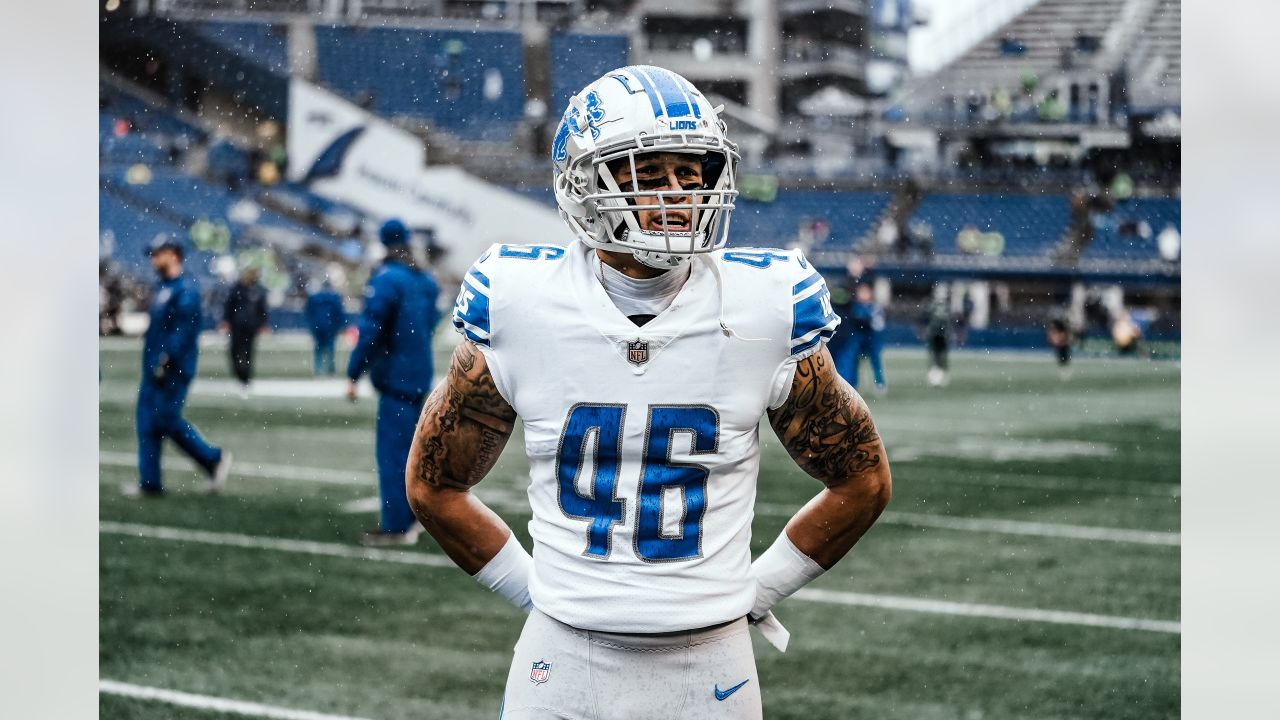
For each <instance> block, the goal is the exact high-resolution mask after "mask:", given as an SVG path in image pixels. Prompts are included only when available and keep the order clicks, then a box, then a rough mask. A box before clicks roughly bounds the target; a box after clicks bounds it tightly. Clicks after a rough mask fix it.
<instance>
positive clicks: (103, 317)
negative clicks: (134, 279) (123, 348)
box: [98, 260, 124, 335]
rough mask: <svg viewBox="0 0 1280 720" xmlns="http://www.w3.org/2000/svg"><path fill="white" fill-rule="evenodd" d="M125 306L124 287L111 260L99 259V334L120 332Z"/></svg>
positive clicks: (116, 333)
mask: <svg viewBox="0 0 1280 720" xmlns="http://www.w3.org/2000/svg"><path fill="white" fill-rule="evenodd" d="M123 306H124V288H123V287H122V285H121V283H120V277H119V276H118V275H116V273H115V272H114V271H113V270H112V268H111V263H110V261H107V260H99V261H98V334H99V335H119V334H120V310H121V308H123Z"/></svg>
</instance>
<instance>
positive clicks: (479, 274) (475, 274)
mask: <svg viewBox="0 0 1280 720" xmlns="http://www.w3.org/2000/svg"><path fill="white" fill-rule="evenodd" d="M493 251H494V248H493V247H490V248H489V249H488V250H486V251H485V252H484V254H483V255H481V256H480V259H479V260H476V261H475V263H474V264H472V266H471V267H470V268H469V269H468V270H467V274H466V275H465V276H463V278H462V286H461V287H459V288H458V298H457V300H455V301H454V303H453V327H454V328H455V329H457V331H458V332H460V333H462V335H463V336H464V337H466V338H467V339H468V340H470V341H471V342H473V343H475V344H477V345H482V346H484V347H492V346H493V342H492V337H493V323H492V319H491V317H490V315H489V309H490V303H489V288H490V281H489V275H490V272H489V270H490V268H489V266H488V260H489V259H490V257H492V255H493Z"/></svg>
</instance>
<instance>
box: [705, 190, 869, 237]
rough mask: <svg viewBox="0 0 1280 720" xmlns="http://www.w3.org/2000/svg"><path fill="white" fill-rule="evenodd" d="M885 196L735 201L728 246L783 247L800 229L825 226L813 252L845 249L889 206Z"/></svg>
mask: <svg viewBox="0 0 1280 720" xmlns="http://www.w3.org/2000/svg"><path fill="white" fill-rule="evenodd" d="M890 199H891V195H890V194H889V193H887V192H841V191H833V190H782V191H779V192H778V196H777V198H776V199H775V200H774V201H773V202H771V203H765V202H755V201H752V200H744V199H742V198H741V197H740V198H738V200H737V202H736V205H737V207H736V209H735V210H734V212H733V219H732V224H731V227H730V229H729V243H730V245H731V246H739V247H741V246H751V247H785V246H786V245H787V244H788V243H790V242H792V241H793V240H795V239H796V238H797V236H798V235H799V234H800V230H801V227H802V226H803V225H805V224H808V223H813V222H814V221H818V220H821V221H824V222H826V223H827V225H828V227H829V232H828V234H827V237H826V238H825V239H822V238H819V239H818V241H817V242H816V243H815V244H814V246H813V247H814V249H815V250H844V249H850V248H852V247H853V244H854V243H855V242H856V241H857V240H858V239H859V238H861V237H862V236H864V235H866V234H867V233H868V232H870V230H871V227H872V225H873V224H874V223H875V221H876V220H877V219H878V218H879V217H880V215H881V214H882V213H883V212H884V210H885V208H886V207H887V206H888V205H889V200H890Z"/></svg>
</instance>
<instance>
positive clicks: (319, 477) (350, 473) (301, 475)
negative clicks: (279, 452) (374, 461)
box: [98, 452, 378, 487]
mask: <svg viewBox="0 0 1280 720" xmlns="http://www.w3.org/2000/svg"><path fill="white" fill-rule="evenodd" d="M98 463H99V464H101V465H111V466H114V467H137V466H138V456H136V455H133V454H132V453H122V452H99V453H98ZM160 466H161V467H163V468H164V469H165V470H194V469H195V466H194V465H193V464H192V463H191V462H190V461H188V460H183V459H180V458H176V457H174V458H168V457H166V458H163V459H161V461H160ZM237 477H258V478H266V479H268V480H300V481H303V482H315V483H325V484H328V485H360V486H364V487H376V486H377V484H378V476H377V475H375V474H374V473H371V472H361V471H359V470H331V469H329V468H314V467H301V466H296V465H277V464H272V463H258V462H253V461H251V460H242V459H240V458H236V459H235V461H234V462H233V463H232V465H231V479H232V482H234V481H235V479H236V478H237Z"/></svg>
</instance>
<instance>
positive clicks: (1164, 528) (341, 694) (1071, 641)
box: [99, 333, 1181, 720]
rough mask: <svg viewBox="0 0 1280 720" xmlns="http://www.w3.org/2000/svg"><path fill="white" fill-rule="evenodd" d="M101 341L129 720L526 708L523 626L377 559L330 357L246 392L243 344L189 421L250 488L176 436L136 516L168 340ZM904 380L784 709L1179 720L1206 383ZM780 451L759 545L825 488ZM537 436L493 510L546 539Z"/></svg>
mask: <svg viewBox="0 0 1280 720" xmlns="http://www.w3.org/2000/svg"><path fill="white" fill-rule="evenodd" d="M448 335H450V336H451V335H452V333H449V334H448ZM452 342H453V338H452V337H439V338H438V345H439V346H440V347H439V350H440V361H439V364H438V365H437V368H438V369H440V368H442V367H443V363H444V360H445V358H446V356H447V353H448V352H449V347H447V345H448V344H449V343H452ZM100 348H101V349H100V359H101V368H102V381H101V386H100V405H99V407H100V433H101V434H100V471H101V472H100V491H101V501H100V516H101V534H100V566H99V567H100V597H99V603H100V607H99V615H100V637H99V640H100V650H99V653H100V675H101V678H102V684H101V688H102V692H101V694H100V711H101V716H102V717H104V718H172V717H189V718H197V719H200V720H204V719H210V720H211V719H213V718H231V717H244V716H245V715H250V716H261V717H296V718H308V717H309V718H315V719H317V720H319V719H322V718H333V717H344V718H369V719H371V720H373V719H385V720H393V719H396V718H406V719H407V718H415V719H418V720H421V719H434V718H447V719H453V718H458V719H467V718H496V717H497V716H498V711H499V705H500V702H501V696H502V688H503V685H504V683H505V679H506V674H507V670H508V665H509V661H510V652H511V648H512V646H513V644H514V642H515V639H516V637H517V635H518V633H519V631H520V627H521V624H522V621H523V615H522V614H521V613H520V612H519V611H518V610H517V609H515V608H514V607H511V606H509V605H508V604H507V603H506V602H505V601H504V600H502V599H501V598H499V597H497V596H495V595H493V594H491V593H489V592H487V591H485V590H484V589H483V588H481V587H480V586H479V585H478V584H477V583H476V582H475V581H473V580H471V579H470V578H469V577H467V576H466V575H465V574H464V573H462V572H461V571H460V570H457V569H456V568H454V567H453V566H452V565H451V564H450V563H449V562H448V560H447V559H446V558H444V557H443V555H441V553H440V551H439V550H438V548H437V547H436V545H435V543H434V542H433V541H431V540H430V538H429V537H427V536H425V535H424V537H423V540H422V542H420V544H419V545H418V547H416V548H412V549H405V550H398V551H392V550H368V549H364V548H361V547H360V546H359V545H358V543H357V541H356V540H357V536H358V534H359V532H360V531H361V530H362V529H365V528H369V527H372V526H374V525H375V524H376V515H375V510H374V505H375V503H376V500H374V498H375V497H376V494H377V490H376V479H375V474H374V461H373V421H374V409H375V405H376V403H375V401H374V400H373V399H372V398H364V399H362V400H361V401H360V402H358V403H357V404H354V405H352V404H350V403H347V402H346V401H345V400H344V399H342V398H341V396H340V395H341V391H342V384H341V383H340V382H338V381H334V380H327V381H316V380H312V379H311V377H310V368H309V362H310V351H309V347H308V343H307V341H306V340H305V339H304V338H303V337H300V336H288V335H280V336H269V337H267V338H266V339H265V340H264V341H263V342H262V343H261V345H260V358H259V370H258V373H259V378H260V381H259V383H258V386H257V391H256V392H255V394H254V396H253V397H251V398H249V399H247V400H245V399H241V398H240V397H239V395H238V394H237V393H236V391H235V389H234V386H233V385H232V384H231V383H230V381H229V380H228V376H229V374H228V372H227V362H226V354H225V346H224V345H220V344H218V343H217V341H214V342H212V343H211V344H210V345H208V346H206V347H205V348H204V350H203V351H202V356H201V370H200V379H199V380H198V381H197V382H196V383H195V385H194V386H193V388H192V394H191V397H190V400H189V402H188V404H187V411H186V417H187V419H188V420H190V421H191V422H192V423H194V424H195V425H196V426H197V427H198V428H199V429H200V430H201V431H202V432H203V433H204V434H205V436H206V437H207V438H208V439H209V440H210V441H211V442H214V443H217V444H221V445H224V446H225V447H227V448H230V449H231V450H233V451H234V453H235V456H236V463H235V468H234V471H233V476H232V480H231V483H230V484H229V486H228V488H227V491H226V493H225V494H223V495H221V496H217V497H208V496H205V495H204V494H203V493H202V492H201V489H202V476H201V474H200V473H199V472H198V471H197V470H195V469H194V466H193V465H192V464H191V462H190V461H189V460H188V459H187V458H186V457H185V456H183V455H182V454H181V453H180V452H179V451H178V450H177V449H176V447H174V446H172V445H168V446H167V447H166V451H165V467H166V473H165V480H166V484H167V487H168V489H169V494H168V496H167V497H165V498H163V499H159V500H152V499H138V498H126V497H123V496H122V495H121V494H120V492H119V488H120V486H121V485H122V484H123V483H128V482H134V481H135V478H136V469H135V468H136V458H135V455H134V453H135V439H134V429H133V412H134V397H135V394H136V390H137V378H138V365H139V351H140V349H141V345H140V343H139V342H137V341H131V340H122V339H108V340H104V341H103V342H102V344H101V346H100ZM345 360H346V357H345V353H344V352H340V353H339V358H338V361H339V364H340V366H341V365H342V364H344V363H345ZM886 365H887V372H888V374H889V382H890V386H891V389H890V392H889V394H888V395H887V396H886V397H883V398H876V397H868V403H869V404H870V405H871V409H872V413H873V414H874V416H875V419H876V422H877V424H878V425H879V428H880V432H881V435H882V436H883V437H884V439H885V443H886V446H887V448H888V452H889V458H890V462H891V465H892V468H893V480H894V495H893V502H892V503H891V504H890V506H889V511H888V512H887V513H886V514H885V515H884V516H883V517H882V518H881V520H880V521H879V523H877V524H876V526H875V527H874V528H873V529H872V530H871V532H870V533H868V534H867V536H866V537H864V538H863V539H862V541H861V542H860V543H859V544H858V546H857V547H855V548H854V550H853V552H852V553H850V555H849V556H848V557H846V558H845V559H844V560H843V561H842V562H841V563H840V564H839V565H838V566H837V567H836V568H835V569H833V570H832V571H830V572H828V573H827V574H826V575H824V576H823V577H821V578H819V579H818V580H817V581H816V582H814V583H813V584H811V585H810V586H809V587H807V588H805V589H804V590H802V591H801V592H800V593H799V594H798V595H796V596H794V597H792V598H790V599H788V600H786V601H784V602H783V603H782V604H781V605H780V606H779V608H778V609H777V615H778V617H779V618H780V619H781V620H782V621H783V622H784V623H785V624H786V625H787V627H788V628H789V629H790V631H791V633H792V640H791V647H790V649H789V650H788V651H787V652H786V654H781V653H779V652H777V651H776V650H774V649H773V648H772V647H771V646H769V645H768V644H767V643H765V642H763V641H762V640H761V638H759V637H758V636H754V641H755V652H756V662H757V665H758V668H759V673H760V677H759V682H760V683H761V686H762V689H763V695H764V710H765V717H766V718H770V719H773V718H779V719H781V718H794V719H802V720H822V719H825V718H868V719H870V718H908V719H911V720H931V719H934V718H937V719H939V720H942V719H945V720H993V719H995V718H1029V719H1030V718H1034V719H1037V720H1045V719H1049V718H1168V717H1173V716H1177V715H1178V714H1179V680H1178V676H1179V650H1180V624H1179V605H1180V601H1179V582H1180V574H1179V555H1180V543H1181V540H1180V535H1179V510H1180V493H1179V483H1180V475H1179V367H1178V365H1177V364H1175V363H1171V362H1152V361H1142V360H1119V359H1116V360H1108V359H1090V360H1084V361H1081V362H1078V363H1076V365H1075V367H1074V374H1073V376H1072V377H1071V378H1070V380H1069V381H1065V382H1064V381H1062V380H1060V379H1059V376H1058V372H1057V368H1056V366H1055V365H1054V363H1053V360H1052V358H1051V357H1050V356H1049V355H1048V353H1045V354H1043V355H1041V354H1031V355H1023V354H997V355H985V354H978V353H958V354H955V355H953V359H952V365H953V377H952V382H951V384H950V385H949V386H948V387H946V388H930V387H927V386H926V384H925V382H924V375H925V363H924V352H923V350H910V349H903V350H891V351H890V352H889V353H888V355H887V359H886ZM864 371H865V368H864ZM761 433H762V438H763V444H764V458H763V464H762V470H761V478H760V483H759V496H758V501H757V512H756V517H755V522H754V533H753V536H754V539H753V542H752V544H753V552H754V553H756V554H758V553H760V552H762V551H763V550H764V549H765V548H766V547H768V545H769V544H770V543H771V542H772V541H773V539H774V538H775V537H776V536H777V534H778V532H779V531H780V530H781V528H782V526H783V524H784V523H785V522H786V520H787V518H788V517H789V516H790V515H791V513H793V512H794V511H795V510H796V509H797V508H798V507H799V506H800V505H802V504H803V503H804V502H805V501H806V500H808V498H810V497H811V496H812V495H813V494H814V493H815V492H817V490H818V489H819V488H820V486H819V484H818V483H817V482H816V481H814V480H812V479H811V478H809V477H808V476H806V475H804V474H803V473H801V472H800V471H799V470H798V469H797V468H796V467H795V466H794V465H793V464H792V463H791V461H790V459H789V458H788V457H787V456H786V454H785V452H784V451H783V449H782V448H781V446H780V445H779V443H778V442H777V440H776V439H775V438H774V436H773V434H772V432H771V431H770V430H769V428H768V425H767V424H765V426H764V427H763V428H762V430H761ZM518 435H519V432H518V431H517V437H515V438H513V439H512V442H511V443H509V444H508V446H507V449H506V451H505V453H504V455H503V457H502V459H501V460H500V462H499V464H498V466H497V467H496V469H495V470H494V472H493V473H492V474H491V475H490V476H489V478H487V479H486V480H485V481H484V482H483V483H481V484H480V486H479V487H478V488H477V494H478V495H479V496H480V497H481V498H483V499H484V500H485V501H486V502H488V503H489V504H490V505H491V506H492V507H494V508H495V509H496V510H497V511H498V512H499V513H500V514H502V515H503V517H505V518H506V519H507V521H508V523H509V524H510V525H511V526H512V527H513V528H514V529H515V531H516V532H517V534H518V535H519V536H520V537H521V539H522V540H523V541H524V544H525V546H526V547H529V544H530V543H529V539H528V534H527V532H526V530H525V524H526V523H527V521H528V518H529V513H528V506H527V501H526V500H525V498H524V495H523V488H524V485H525V484H526V483H527V481H528V475H527V464H526V463H525V460H524V458H523V455H522V450H521V448H522V440H521V438H520V437H518ZM753 635H754V633H753ZM707 690H708V692H710V690H711V689H710V688H708V689H707ZM307 713H311V714H307Z"/></svg>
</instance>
